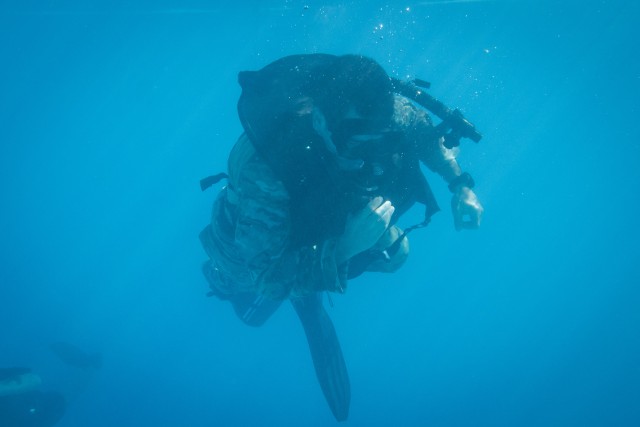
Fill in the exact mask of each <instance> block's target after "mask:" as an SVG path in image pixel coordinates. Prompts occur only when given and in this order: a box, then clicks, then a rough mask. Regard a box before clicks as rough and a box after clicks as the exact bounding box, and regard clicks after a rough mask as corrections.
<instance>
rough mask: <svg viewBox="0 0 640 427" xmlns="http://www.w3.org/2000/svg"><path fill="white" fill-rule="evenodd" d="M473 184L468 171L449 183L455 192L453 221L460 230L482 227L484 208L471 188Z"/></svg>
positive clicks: (452, 200)
mask: <svg viewBox="0 0 640 427" xmlns="http://www.w3.org/2000/svg"><path fill="white" fill-rule="evenodd" d="M473 184H474V183H473V179H472V178H471V175H469V174H467V173H464V174H462V175H460V176H459V177H458V178H457V179H455V180H454V181H452V182H451V184H449V189H450V190H451V192H452V193H453V197H452V198H451V211H452V212H453V223H454V225H455V227H456V230H458V231H460V230H462V229H468V230H472V229H476V228H478V227H480V221H481V220H482V213H483V212H484V208H483V207H482V205H481V204H480V201H479V200H478V196H476V193H474V192H473V190H471V187H473Z"/></svg>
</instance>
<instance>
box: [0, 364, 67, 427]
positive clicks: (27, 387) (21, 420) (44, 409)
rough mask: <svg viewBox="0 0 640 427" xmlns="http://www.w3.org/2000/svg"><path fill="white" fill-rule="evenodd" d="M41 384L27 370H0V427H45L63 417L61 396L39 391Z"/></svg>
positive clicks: (55, 393)
mask: <svg viewBox="0 0 640 427" xmlns="http://www.w3.org/2000/svg"><path fill="white" fill-rule="evenodd" d="M41 383H42V381H41V379H40V377H39V376H38V375H36V374H34V373H33V372H31V370H30V369H28V368H18V367H16V368H0V425H1V426H3V427H48V426H52V425H54V424H56V423H57V422H58V421H59V420H60V419H61V418H62V417H63V416H64V413H65V408H66V400H65V398H64V396H63V395H62V394H61V393H59V392H56V391H42V390H40V385H41Z"/></svg>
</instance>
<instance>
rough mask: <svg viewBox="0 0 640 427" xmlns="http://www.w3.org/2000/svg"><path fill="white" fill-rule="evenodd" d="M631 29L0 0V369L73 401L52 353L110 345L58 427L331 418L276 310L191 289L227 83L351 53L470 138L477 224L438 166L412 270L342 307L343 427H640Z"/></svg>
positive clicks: (549, 7) (576, 9)
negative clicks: (421, 82) (254, 313)
mask: <svg viewBox="0 0 640 427" xmlns="http://www.w3.org/2000/svg"><path fill="white" fill-rule="evenodd" d="M638 22H640V6H639V5H638V3H637V2H635V1H633V0H628V1H608V0H605V1H596V0H593V1H581V2H578V1H563V0H558V1H533V0H531V1H526V0H511V1H508V0H496V1H422V2H415V1H406V2H403V3H400V2H387V3H385V2H379V1H377V0H375V1H369V2H342V3H338V2H318V1H306V2H303V1H294V0H291V1H251V2H250V1H245V2H243V1H235V2H222V1H221V2H206V1H200V2H197V1H184V2H177V1H169V0H167V1H153V2H151V1H147V2H124V1H110V2H107V1H104V2H96V1H93V2H92V1H84V2H80V1H54V0H51V1H42V2H25V1H6V0H5V1H4V2H3V4H2V5H1V6H0V58H1V59H0V61H1V62H0V200H1V201H2V205H1V208H0V338H1V339H0V367H6V366H15V365H21V366H30V367H32V368H33V369H34V370H35V371H36V372H38V373H39V374H40V376H41V377H42V378H43V381H44V384H43V387H45V388H50V389H57V388H64V387H67V388H69V387H71V386H73V384H71V383H72V382H73V381H75V380H72V379H70V377H69V376H70V375H71V374H69V373H68V372H67V371H68V369H67V368H65V367H64V366H62V365H61V363H60V362H59V361H58V360H56V358H55V357H54V356H53V355H52V354H51V353H50V352H49V350H48V348H47V346H48V344H49V343H50V342H52V341H59V340H64V341H69V342H73V343H75V344H77V345H78V346H80V347H82V348H84V349H86V350H87V351H100V352H102V354H103V357H104V366H103V368H102V369H101V370H99V371H97V372H96V373H95V374H94V375H93V377H92V378H91V379H90V381H89V382H88V383H86V384H85V386H84V387H83V390H82V392H81V393H77V394H76V395H75V396H74V398H73V399H72V401H71V403H70V404H69V407H68V409H67V414H66V416H65V418H64V419H63V420H62V421H61V422H60V423H59V425H60V426H61V427H72V426H82V427H84V426H94V427H102V426H109V427H111V426H124V427H127V426H168V427H172V426H193V427H199V426H248V425H253V426H331V425H335V424H336V422H335V421H334V419H333V417H332V415H331V413H330V411H329V409H328V407H327V405H326V403H325V401H324V398H323V396H322V394H321V391H320V388H319V386H318V385H317V382H316V378H315V375H314V371H313V366H312V364H311V359H310V357H309V354H308V349H307V345H306V341H305V337H304V334H303V331H302V328H301V327H300V325H299V322H298V320H297V318H296V316H295V314H294V312H293V310H292V309H291V307H290V306H289V305H284V306H283V307H282V308H281V309H280V310H279V311H278V312H277V313H276V315H275V316H274V317H273V318H272V319H270V321H269V322H268V323H267V324H266V325H265V326H264V327H262V328H259V329H251V328H249V327H246V326H244V325H242V324H241V323H240V322H239V321H238V320H237V319H236V317H235V315H234V314H233V312H232V310H231V308H230V307H229V306H228V305H227V304H225V303H224V302H221V301H218V300H216V299H214V298H206V297H205V293H206V291H207V286H206V283H205V281H204V279H203V277H201V274H200V270H199V269H200V263H201V262H202V261H203V260H204V257H205V255H204V253H203V251H202V249H201V247H200V245H199V242H198V239H197V235H198V232H199V231H200V229H201V228H202V227H203V226H204V225H205V224H206V223H207V221H208V217H209V212H210V207H211V203H212V200H213V198H214V194H215V191H211V192H207V193H201V192H200V189H199V187H198V181H199V179H200V178H202V177H204V176H207V175H210V174H213V173H216V172H219V171H221V170H224V169H225V165H226V163H225V162H226V157H227V154H228V152H229V150H230V148H231V146H232V144H233V143H234V141H235V138H236V137H237V136H238V134H239V133H240V132H241V126H240V123H239V121H238V119H237V114H236V101H237V98H238V96H239V94H240V88H239V86H238V85H237V83H236V75H237V72H238V71H241V70H247V69H258V68H261V67H262V66H264V65H266V64H267V63H269V62H271V61H273V60H275V59H277V58H279V57H281V56H284V55H288V54H294V53H314V52H326V53H333V54H343V53H362V54H366V55H368V56H371V57H373V58H375V59H377V60H378V61H380V63H381V64H383V66H384V67H385V69H386V70H387V71H388V72H389V73H390V74H393V75H396V76H398V77H407V76H409V77H415V76H417V77H421V78H424V79H426V80H429V81H431V82H432V90H431V93H432V94H433V95H434V96H436V97H438V98H440V99H441V100H443V101H444V102H446V103H447V104H449V105H451V106H452V107H457V108H460V109H462V110H463V111H464V113H465V114H466V116H467V117H468V118H469V119H470V120H472V121H473V122H474V123H475V124H476V126H477V127H478V128H479V130H480V131H481V132H483V134H484V138H483V140H482V141H481V142H480V143H479V144H474V143H472V142H469V141H467V142H465V143H464V145H463V147H462V152H461V154H460V157H459V161H460V163H461V164H462V166H463V168H464V169H465V170H467V171H469V172H470V173H472V174H473V176H474V178H475V180H476V183H477V187H476V189H477V194H478V195H479V197H480V198H481V201H482V202H483V204H484V207H485V209H486V212H485V217H484V220H483V224H482V228H481V229H480V230H478V231H473V232H469V231H464V232H456V231H455V230H454V228H453V222H452V219H451V214H450V212H449V209H448V204H449V200H448V198H449V195H448V194H447V190H446V187H445V185H444V184H443V183H442V181H440V180H439V179H438V177H434V176H432V175H430V178H431V179H430V180H431V182H432V185H433V187H434V188H435V190H436V194H437V196H438V199H439V201H440V204H441V206H442V207H443V208H444V209H443V212H442V213H439V214H438V215H437V216H436V217H434V220H433V222H432V224H431V225H430V226H429V227H428V229H426V230H424V231H416V232H415V233H414V234H413V236H412V239H411V243H412V254H411V256H410V259H409V261H408V263H407V265H406V266H405V267H404V269H403V270H401V271H400V272H399V273H397V274H395V275H392V276H384V275H370V276H366V277H362V278H359V279H357V280H354V281H352V282H351V283H350V285H349V290H348V292H347V294H345V295H343V296H334V297H333V301H334V307H333V308H330V309H329V312H330V315H331V317H332V318H333V320H334V323H335V326H336V329H337V331H338V334H339V337H340V340H341V342H342V347H343V351H344V354H345V358H346V361H347V365H348V368H349V372H350V377H351V388H352V405H351V412H350V417H349V420H348V421H347V422H346V423H344V425H345V426H367V427H370V426H443V427H444V426H446V427H449V426H637V425H640V385H639V382H640V289H639V285H640V265H639V264H640V256H639V255H640V251H639V250H638V244H637V242H638V241H639V239H640V231H639V229H640V227H639V225H640V220H639V214H640V212H639V211H640V203H639V202H638V198H639V196H638V186H639V184H640V167H639V165H638V161H640V125H639V123H640V120H639V119H638V115H639V114H640V108H639V101H638V100H639V99H640V56H639V55H638V40H640V30H639V29H638ZM420 214H421V213H420V211H419V209H417V210H416V212H413V213H412V215H413V216H415V217H418V218H419V216H420ZM412 215H409V218H407V219H406V220H405V221H404V222H405V223H410V222H411V219H412V218H410V217H411V216H412ZM0 425H1V420H0Z"/></svg>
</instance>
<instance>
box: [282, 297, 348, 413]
mask: <svg viewBox="0 0 640 427" xmlns="http://www.w3.org/2000/svg"><path fill="white" fill-rule="evenodd" d="M291 304H293V308H294V309H295V310H296V313H297V314H298V317H299V318H300V321H301V322H302V326H303V327H304V332H305V334H306V335H307V342H308V343H309V350H310V351H311V357H312V359H313V366H314V367H315V370H316V376H317V377H318V381H319V382H320V387H321V388H322V392H323V393H324V397H325V399H327V403H328V404H329V407H330V408H331V412H333V415H334V417H336V420H338V421H345V420H346V419H347V417H348V416H349V405H350V403H351V384H350V383H349V374H348V373H347V365H346V364H345V362H344V357H343V355H342V349H341V348H340V342H339V341H338V336H337V335H336V330H335V328H334V327H333V322H331V318H329V315H328V314H327V312H326V310H325V309H324V307H323V305H322V294H321V293H319V292H316V293H314V294H311V295H309V296H306V297H304V298H296V299H292V300H291Z"/></svg>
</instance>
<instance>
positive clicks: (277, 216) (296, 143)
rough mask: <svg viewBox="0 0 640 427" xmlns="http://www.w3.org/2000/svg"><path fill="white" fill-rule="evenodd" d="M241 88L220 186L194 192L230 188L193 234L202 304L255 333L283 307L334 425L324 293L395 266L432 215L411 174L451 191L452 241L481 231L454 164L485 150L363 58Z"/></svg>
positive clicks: (252, 77)
mask: <svg viewBox="0 0 640 427" xmlns="http://www.w3.org/2000/svg"><path fill="white" fill-rule="evenodd" d="M239 82H240V85H241V87H242V95H241V97H240V100H239V102H238V113H239V117H240V121H241V123H242V125H243V128H244V133H243V134H242V135H241V136H240V138H239V139H238V141H237V142H236V144H235V146H234V147H233V149H232V151H231V153H230V155H229V160H228V175H227V174H218V175H216V176H212V177H209V178H205V179H203V180H202V181H201V187H202V189H203V190H204V189H206V188H208V187H210V186H211V185H213V184H214V183H216V182H218V181H219V180H221V179H222V178H227V179H228V183H227V185H226V186H225V187H224V188H223V189H222V190H221V192H220V193H219V195H218V196H217V198H216V200H215V202H214V205H213V212H212V217H211V223H210V224H209V225H208V226H206V227H205V228H204V230H203V231H202V232H201V233H200V240H201V242H202V245H203V247H204V249H205V251H206V252H207V255H208V256H209V259H208V260H207V261H206V262H205V263H204V265H203V272H204V275H205V277H206V279H207V281H208V283H209V287H210V289H211V291H210V295H215V296H216V297H218V298H220V299H222V300H228V301H229V302H230V303H231V305H232V306H233V309H234V310H235V312H236V314H237V315H238V317H240V319H241V320H242V321H244V322H245V323H246V324H248V325H251V326H260V325H262V324H263V323H264V322H265V321H266V320H267V319H268V318H269V317H270V316H271V315H272V314H273V313H274V312H275V311H276V310H277V309H278V307H279V306H280V304H281V303H282V301H284V300H287V299H288V300H289V301H291V303H292V305H293V307H294V309H295V312H296V313H297V315H298V317H299V318H300V320H301V323H302V325H303V327H304V331H305V334H306V337H307V340H308V344H309V349H310V351H311V356H312V359H313V363H314V367H315V370H316V375H317V377H318V380H319V382H320V386H321V388H322V391H323V393H324V395H325V398H326V399H327V402H328V403H329V406H330V408H331V410H332V412H333V414H334V416H335V417H336V419H337V420H339V421H342V420H345V419H347V417H348V413H349V404H350V396H351V393H350V383H349V378H348V374H347V369H346V364H345V361H344V357H343V354H342V350H341V348H340V344H339V341H338V338H337V335H336V332H335V329H334V326H333V323H332V322H331V319H330V318H329V316H328V314H327V312H326V310H325V309H324V306H323V302H322V295H323V292H325V291H328V292H336V293H344V292H345V291H346V289H347V282H348V280H349V279H352V278H354V277H356V276H359V275H360V274H362V273H363V272H387V273H390V272H394V271H396V270H397V269H398V268H400V266H401V265H402V264H403V263H404V262H405V260H406V258H407V256H408V253H409V243H408V239H407V233H408V232H410V231H412V230H413V229H415V228H419V227H422V226H425V225H426V224H427V223H428V222H429V219H430V217H431V215H433V214H434V213H435V212H437V211H438V210H439V207H438V204H437V202H436V200H435V198H434V195H433V193H432V192H431V189H430V187H429V185H428V183H427V181H426V178H425V177H424V175H423V174H422V171H421V170H420V162H422V163H423V164H424V165H426V166H427V167H428V168H429V169H430V170H432V171H434V172H436V173H438V174H439V175H441V176H442V178H443V179H444V180H445V181H446V182H447V183H448V186H449V189H450V191H451V192H452V193H453V196H452V199H451V207H452V212H453V218H454V225H455V227H456V229H458V230H460V229H473V228H477V227H478V226H479V225H480V220H481V216H482V213H483V208H482V205H481V204H480V202H479V201H478V198H477V197H476V195H475V193H474V192H473V190H472V188H473V186H474V181H473V179H472V177H471V175H469V174H468V173H462V171H461V169H460V167H459V165H458V163H457V162H456V158H455V155H456V152H457V151H456V150H457V148H456V147H457V146H458V144H459V140H460V138H463V137H465V138H471V139H473V140H474V141H476V142H477V141H478V140H479V139H480V137H481V136H480V134H479V133H477V132H476V131H475V128H474V127H473V125H472V124H471V123H470V122H468V121H467V120H466V119H465V118H464V117H463V116H462V114H461V113H460V112H459V111H458V110H453V111H452V110H449V109H448V108H447V107H445V106H444V105H443V104H442V103H440V102H439V101H437V100H435V99H433V98H431V97H430V96H429V95H427V94H426V93H425V92H424V90H423V89H422V88H421V87H418V86H417V85H418V84H419V85H421V86H423V87H424V86H425V85H426V84H425V82H422V81H415V82H406V81H400V80H396V79H392V78H390V77H389V76H388V75H387V74H386V72H385V71H384V70H383V69H382V67H381V66H380V65H379V64H378V63H377V62H375V61H374V60H372V59H370V58H367V57H364V56H359V55H344V56H334V55H326V54H310V55H294V56H288V57H285V58H281V59H279V60H277V61H275V62H273V63H271V64H269V65H267V66H266V67H264V68H263V69H261V70H259V71H245V72H241V73H240V74H239ZM421 107H422V108H421ZM426 109H428V110H429V111H431V112H432V113H434V114H435V115H437V116H438V117H439V118H441V119H442V122H441V123H439V124H438V125H437V126H436V125H434V124H433V122H432V119H431V117H430V116H429V114H428V112H427V110H426ZM416 202H418V203H421V204H423V205H424V206H425V218H424V221H423V222H421V223H420V224H416V225H415V226H411V227H408V228H406V229H404V230H403V229H401V228H400V227H398V226H397V225H396V223H397V220H398V218H399V217H400V216H401V215H402V214H403V213H405V212H406V211H407V210H408V209H409V208H410V207H411V206H412V205H413V204H414V203H416Z"/></svg>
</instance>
